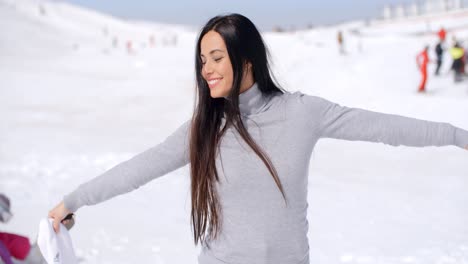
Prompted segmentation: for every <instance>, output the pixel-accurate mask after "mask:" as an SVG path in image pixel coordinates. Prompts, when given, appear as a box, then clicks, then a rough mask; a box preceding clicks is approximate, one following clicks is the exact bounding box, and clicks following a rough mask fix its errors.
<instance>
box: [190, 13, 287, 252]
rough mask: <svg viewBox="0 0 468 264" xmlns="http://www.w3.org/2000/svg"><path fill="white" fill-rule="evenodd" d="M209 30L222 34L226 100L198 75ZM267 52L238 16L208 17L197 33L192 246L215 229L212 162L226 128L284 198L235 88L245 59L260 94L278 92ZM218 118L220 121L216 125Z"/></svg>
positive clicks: (218, 210) (248, 23) (257, 35)
mask: <svg viewBox="0 0 468 264" xmlns="http://www.w3.org/2000/svg"><path fill="white" fill-rule="evenodd" d="M212 30H213V31H215V32H217V33H219V34H220V35H221V37H222V38H223V40H224V42H225V44H226V47H227V51H228V54H229V58H230V60H231V64H232V68H233V73H234V76H233V84H232V89H231V90H230V94H229V95H228V96H227V98H212V97H211V96H210V91H209V88H208V84H207V82H206V81H205V79H204V78H203V76H202V61H201V58H200V52H201V47H200V46H201V40H202V38H203V36H204V35H205V34H206V33H208V32H209V31H212ZM268 56H269V54H268V51H267V48H266V47H265V44H264V42H263V39H262V37H261V35H260V33H259V32H258V30H257V28H256V27H255V25H254V24H253V23H252V22H251V21H250V20H249V19H248V18H246V17H244V16H242V15H239V14H229V15H223V16H216V17H214V18H212V19H210V20H209V21H208V23H207V24H206V25H205V26H204V27H203V29H202V31H201V32H200V34H199V36H198V41H197V46H196V51H195V71H196V79H197V90H198V92H197V93H198V98H196V102H195V110H194V113H193V118H192V126H191V132H190V135H191V136H190V166H191V192H192V213H191V223H192V228H193V235H194V241H195V244H198V242H202V243H203V242H204V241H205V240H206V238H210V239H211V238H216V237H217V235H218V233H219V231H220V230H221V207H220V205H219V199H218V194H217V190H216V187H215V184H216V182H217V181H218V179H219V178H218V172H217V171H216V163H215V160H216V155H217V154H218V153H219V142H220V139H221V137H222V136H223V135H224V133H225V132H226V130H227V129H228V128H229V127H231V126H233V127H234V128H235V129H236V130H237V131H238V132H239V134H240V135H241V136H242V138H243V139H244V140H245V142H247V144H248V145H249V146H250V147H251V148H252V150H253V151H254V152H255V153H256V154H257V155H258V156H259V157H260V158H261V159H262V161H263V163H264V164H265V166H266V167H267V168H268V170H269V171H270V173H271V175H272V177H273V179H274V181H275V182H276V185H277V186H278V188H279V190H280V191H281V194H282V195H283V198H284V199H285V201H286V196H285V194H284V190H283V186H282V184H281V181H280V179H279V177H278V173H277V172H276V169H275V167H274V166H273V164H272V162H271V160H270V159H269V158H268V156H267V155H266V153H265V152H264V151H263V150H262V149H261V148H260V147H259V146H258V145H257V144H256V143H255V141H254V140H253V139H252V137H251V136H250V135H249V133H248V132H247V130H246V129H245V127H244V124H243V123H242V120H241V115H240V111H239V91H240V87H241V81H242V76H244V66H245V65H246V63H248V62H249V63H251V65H252V72H253V76H254V80H255V82H256V83H257V85H258V88H259V89H260V91H261V92H262V93H263V94H265V95H269V94H272V93H278V92H280V93H282V92H283V90H282V89H280V88H279V87H278V86H277V85H276V84H275V82H274V81H273V77H272V74H271V73H270V68H269V64H268ZM223 118H225V124H224V126H223V127H222V128H221V124H222V119H223Z"/></svg>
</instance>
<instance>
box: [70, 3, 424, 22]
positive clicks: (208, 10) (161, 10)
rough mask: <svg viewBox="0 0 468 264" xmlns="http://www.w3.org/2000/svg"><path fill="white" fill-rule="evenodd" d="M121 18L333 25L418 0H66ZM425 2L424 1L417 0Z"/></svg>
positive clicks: (363, 17)
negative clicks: (239, 17) (237, 18)
mask: <svg viewBox="0 0 468 264" xmlns="http://www.w3.org/2000/svg"><path fill="white" fill-rule="evenodd" d="M66 1H67V2H70V3H73V4H77V5H80V6H85V7H88V8H92V9H95V10H98V11H101V12H105V13H109V14H112V15H114V16H117V17H121V18H127V19H138V20H151V21H157V22H168V23H176V24H190V25H194V26H201V25H203V24H204V23H205V22H206V21H207V20H208V19H209V18H210V17H212V16H215V15H218V14H220V13H233V12H236V13H240V14H243V15H245V16H247V17H248V18H250V19H251V20H252V21H253V22H254V23H255V24H256V25H257V26H258V27H259V28H261V29H271V28H272V27H273V26H281V27H284V28H290V27H296V28H303V27H306V26H307V25H324V24H333V23H338V22H342V21H348V20H352V19H356V18H360V19H369V18H377V17H379V16H380V15H381V13H382V8H383V7H384V6H385V5H386V4H405V3H412V2H415V0H325V1H324V0H320V1H319V0H309V1H307V0H283V1H272V0H256V1H255V0H250V1H247V0H217V1H214V0H199V1H194V0H192V1H187V0H181V1H176V0H174V1H167V0H166V1H155V0H138V1H128V0H126V1H123V0H66ZM417 1H418V2H421V0H417Z"/></svg>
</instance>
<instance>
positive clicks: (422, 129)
mask: <svg viewBox="0 0 468 264" xmlns="http://www.w3.org/2000/svg"><path fill="white" fill-rule="evenodd" d="M308 97H309V98H308V99H307V100H308V101H309V102H308V103H309V104H311V107H312V108H313V111H315V112H316V114H317V119H318V120H319V127H318V131H319V134H320V137H323V138H336V139H344V140H355V141H370V142H381V143H385V144H388V145H392V146H399V145H405V146H414V147H423V146H448V145H455V146H458V147H461V148H465V149H468V131H465V130H463V129H461V128H457V127H455V126H452V125H451V124H448V123H438V122H430V121H424V120H419V119H415V118H409V117H403V116H398V115H391V114H383V113H377V112H372V111H368V110H363V109H358V108H349V107H344V106H340V105H338V104H335V103H332V102H329V101H327V100H325V99H322V98H319V97H313V96H308Z"/></svg>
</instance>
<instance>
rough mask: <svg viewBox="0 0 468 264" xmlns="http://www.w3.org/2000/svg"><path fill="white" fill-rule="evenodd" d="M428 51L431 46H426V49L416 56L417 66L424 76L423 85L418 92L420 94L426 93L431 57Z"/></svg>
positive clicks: (421, 84) (420, 85)
mask: <svg viewBox="0 0 468 264" xmlns="http://www.w3.org/2000/svg"><path fill="white" fill-rule="evenodd" d="M428 50H429V46H426V47H424V50H423V51H421V52H420V53H419V54H418V55H417V56H416V64H417V65H418V68H419V70H420V71H421V75H422V79H421V83H420V84H419V87H418V92H420V93H424V92H425V91H426V81H427V64H428V63H429V55H428V53H427V51H428Z"/></svg>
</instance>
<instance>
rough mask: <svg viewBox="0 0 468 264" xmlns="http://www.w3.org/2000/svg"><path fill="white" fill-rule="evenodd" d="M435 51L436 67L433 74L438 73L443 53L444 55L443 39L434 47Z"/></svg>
mask: <svg viewBox="0 0 468 264" xmlns="http://www.w3.org/2000/svg"><path fill="white" fill-rule="evenodd" d="M435 53H436V57H437V67H436V70H435V75H439V72H440V67H441V66H442V60H443V55H444V47H443V41H442V40H441V41H439V43H437V45H436V47H435Z"/></svg>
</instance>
